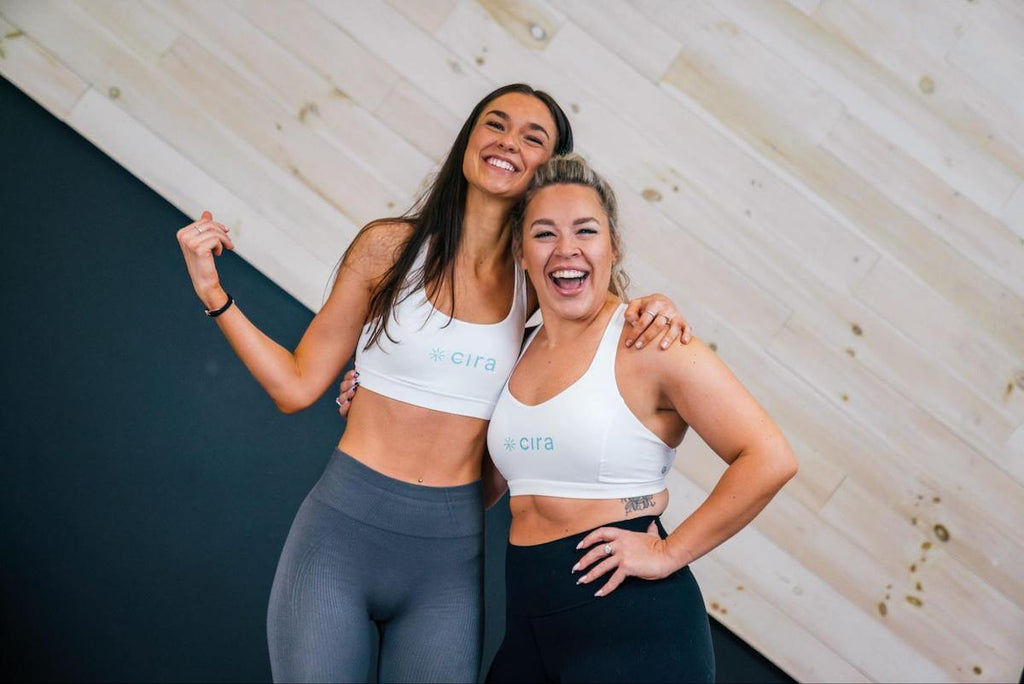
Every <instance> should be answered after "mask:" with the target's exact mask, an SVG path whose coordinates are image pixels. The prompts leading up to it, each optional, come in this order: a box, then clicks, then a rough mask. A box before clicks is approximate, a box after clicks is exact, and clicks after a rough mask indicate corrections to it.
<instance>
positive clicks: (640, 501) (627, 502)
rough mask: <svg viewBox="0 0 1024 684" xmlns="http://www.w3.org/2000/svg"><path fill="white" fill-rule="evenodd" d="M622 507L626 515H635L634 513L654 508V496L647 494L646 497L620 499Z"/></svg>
mask: <svg viewBox="0 0 1024 684" xmlns="http://www.w3.org/2000/svg"><path fill="white" fill-rule="evenodd" d="M621 501H622V504H623V506H625V507H626V514H627V515H628V514H630V513H635V512H636V511H642V510H644V509H646V508H654V495H653V494H648V495H647V496H631V497H629V498H628V499H622V500H621Z"/></svg>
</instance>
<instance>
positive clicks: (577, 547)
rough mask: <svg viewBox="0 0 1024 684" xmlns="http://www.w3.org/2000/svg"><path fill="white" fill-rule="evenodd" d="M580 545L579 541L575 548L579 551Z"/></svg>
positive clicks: (581, 543)
mask: <svg viewBox="0 0 1024 684" xmlns="http://www.w3.org/2000/svg"><path fill="white" fill-rule="evenodd" d="M582 546H583V542H580V543H579V544H577V545H576V550H577V551H579V550H580V548H581V547H582Z"/></svg>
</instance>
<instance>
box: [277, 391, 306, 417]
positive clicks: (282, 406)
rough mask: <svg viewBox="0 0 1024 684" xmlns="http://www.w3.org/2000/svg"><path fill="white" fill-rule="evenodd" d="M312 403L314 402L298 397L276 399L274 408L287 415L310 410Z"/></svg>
mask: <svg viewBox="0 0 1024 684" xmlns="http://www.w3.org/2000/svg"><path fill="white" fill-rule="evenodd" d="M312 403H313V402H312V401H309V400H308V399H306V398H304V397H300V396H296V395H292V396H287V397H281V398H275V399H274V406H276V407H277V410H278V411H280V412H281V413H284V414H286V415H291V414H292V413H298V412H299V411H301V410H302V409H305V408H309V406H310V404H312Z"/></svg>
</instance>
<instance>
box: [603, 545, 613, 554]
mask: <svg viewBox="0 0 1024 684" xmlns="http://www.w3.org/2000/svg"><path fill="white" fill-rule="evenodd" d="M604 555H606V556H610V555H612V545H611V544H605V545H604Z"/></svg>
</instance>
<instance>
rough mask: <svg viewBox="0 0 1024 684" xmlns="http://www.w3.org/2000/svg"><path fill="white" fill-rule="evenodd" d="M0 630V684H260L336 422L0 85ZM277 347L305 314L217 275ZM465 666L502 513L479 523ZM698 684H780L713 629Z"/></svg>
mask: <svg viewBox="0 0 1024 684" xmlns="http://www.w3.org/2000/svg"><path fill="white" fill-rule="evenodd" d="M0 145H2V147H0V149H2V153H3V164H2V166H0V235H2V243H0V244H2V247H0V255H2V257H0V258H2V269H0V278H2V294H0V297H2V307H3V308H2V311H3V319H4V320H3V328H4V332H3V335H2V345H3V346H2V358H3V375H2V385H0V388H2V393H0V521H2V526H0V611H2V622H0V625H2V638H3V642H4V648H3V655H2V656H0V658H2V661H0V662H2V663H3V665H2V668H0V671H2V677H3V679H5V680H29V681H39V680H64V681H67V680H75V681H90V680H104V681H265V680H269V678H270V668H269V663H268V659H267V652H266V638H265V618H266V603H267V597H268V595H269V592H270V584H271V581H272V580H273V575H274V568H275V565H276V563H277V556H278V553H279V551H280V548H281V545H282V544H283V542H284V538H285V535H286V534H287V532H288V526H289V525H290V523H291V518H292V516H293V515H294V513H295V511H296V509H297V508H298V506H299V504H300V503H301V501H302V498H303V497H304V496H305V494H306V491H307V490H308V489H309V487H310V486H311V485H312V484H313V482H315V480H316V478H317V477H318V476H319V473H320V470H321V468H323V466H324V465H325V464H326V462H327V459H328V457H329V456H330V453H331V451H332V449H333V447H334V445H335V444H336V443H337V440H338V437H339V435H340V434H341V431H342V429H343V427H344V426H343V423H342V422H341V421H340V420H339V419H338V417H337V414H336V412H335V407H334V404H333V398H332V396H325V397H323V398H322V399H321V400H320V401H319V402H318V403H317V404H315V405H314V406H312V407H311V408H309V409H308V410H306V411H303V412H302V413H300V414H297V415H293V416H285V415H282V414H280V413H278V411H277V410H276V409H275V408H274V406H273V404H272V402H271V401H270V400H269V399H268V398H267V397H266V395H265V394H264V393H263V391H262V390H261V389H260V388H259V386H258V385H257V384H256V382H255V381H254V380H252V378H251V377H250V376H249V374H248V372H247V371H246V370H245V368H244V367H243V366H242V365H241V363H240V362H239V361H238V360H237V359H236V358H235V356H234V355H233V353H232V352H231V350H230V349H229V347H228V345H227V344H226V343H225V341H224V339H223V338H222V336H221V335H220V332H219V331H218V330H217V327H216V326H215V325H214V324H213V323H212V322H211V321H209V320H207V318H206V317H205V316H204V315H203V313H202V306H201V305H200V303H199V301H198V300H197V299H196V297H195V295H194V294H193V293H192V289H191V286H190V284H189V281H188V278H187V275H186V273H185V268H184V265H183V261H182V258H181V254H180V252H179V250H178V246H177V244H176V242H175V240H174V233H175V231H176V230H177V229H178V228H179V227H180V226H182V225H184V224H185V223H187V222H188V219H187V218H186V217H185V216H183V215H182V214H181V213H180V212H179V211H177V210H176V209H175V208H174V207H172V206H171V205H169V204H168V203H167V202H165V201H164V200H163V199H162V198H161V197H160V196H159V195H157V194H156V193H154V192H153V191H152V190H150V189H149V188H148V187H146V186H145V185H144V184H143V183H141V182H140V181H139V180H137V179H136V178H135V177H134V176H132V175H131V174H130V173H128V172H127V171H125V170H124V169H122V168H121V167H120V166H118V165H117V164H116V163H115V162H113V161H112V160H110V159H109V158H107V157H106V156H105V155H104V154H103V153H102V152H100V151H99V150H97V149H96V148H95V147H93V146H92V145H91V144H90V143H89V142H88V141H86V140H85V139H83V138H82V137H80V136H79V135H78V134H77V133H75V132H74V131H73V130H72V129H70V128H68V127H67V126H65V125H64V124H62V123H61V122H60V121H58V120H57V119H55V118H53V117H52V116H50V115H49V114H48V113H47V112H46V111H45V110H43V109H42V108H40V107H39V106H37V105H36V104H35V103H34V102H32V101H31V100H30V99H29V98H27V97H26V96H25V95H23V94H22V93H21V92H20V91H18V90H17V89H16V88H15V87H14V86H12V85H11V84H10V83H8V82H7V81H5V80H3V79H0ZM219 268H220V270H221V276H222V279H223V281H224V283H225V284H226V285H227V287H228V289H229V290H230V292H231V293H232V294H233V295H234V296H235V297H236V298H237V300H238V302H239V304H240V306H241V307H242V308H243V309H244V311H245V312H246V314H247V315H248V316H249V317H250V318H251V319H253V320H254V321H255V322H256V323H257V325H259V326H260V327H261V328H262V329H263V330H264V331H265V332H266V333H267V334H269V335H270V336H271V337H273V338H274V339H276V340H277V341H279V342H281V343H282V344H284V345H286V346H293V345H294V344H295V343H296V342H298V340H299V338H300V336H301V335H302V331H303V330H304V329H305V326H306V325H307V324H308V323H309V320H310V318H311V314H310V313H309V311H308V310H307V309H305V308H304V307H303V306H302V305H301V304H299V303H298V302H296V301H295V300H294V299H292V298H291V297H290V296H289V295H287V294H285V293H284V292H282V291H281V290H280V289H279V288H278V287H277V286H276V285H274V284H273V283H272V282H270V281H269V280H267V279H266V278H265V277H263V276H262V275H261V274H260V273H258V272H257V271H256V270H255V269H253V268H251V267H250V266H249V265H248V264H246V263H245V262H244V261H242V260H241V259H240V258H238V257H236V256H235V255H233V254H228V255H227V256H225V257H223V258H221V259H220V260H219ZM487 523H488V548H489V551H488V573H487V580H486V582H487V594H488V600H489V605H490V606H491V608H492V609H491V610H490V611H489V613H488V619H487V627H488V632H487V638H486V640H485V657H487V658H489V657H490V655H491V654H493V652H494V649H495V648H496V647H497V643H498V640H499V639H500V636H501V634H500V632H501V624H502V623H501V621H502V619H503V617H502V613H503V606H502V599H501V595H502V589H501V587H502V582H503V575H502V571H501V563H502V562H503V553H502V543H503V538H504V534H505V531H506V530H507V526H508V517H507V507H506V505H505V504H504V503H499V504H498V506H496V507H495V509H494V510H492V512H490V513H489V514H488V517H487ZM712 626H713V631H714V637H715V644H716V651H717V656H718V673H719V680H720V681H723V682H730V681H731V682H739V681H756V682H766V681H791V680H789V679H788V678H787V677H786V676H785V675H784V674H783V673H782V672H781V671H779V670H777V669H776V668H774V666H772V665H771V664H770V663H769V662H768V661H767V660H765V659H764V658H762V657H761V656H760V655H758V654H757V653H755V652H753V651H752V650H751V649H750V648H749V647H747V646H746V645H745V644H744V643H743V642H742V641H740V640H739V639H737V638H736V637H735V636H733V635H732V634H731V633H729V632H728V631H727V630H725V629H724V628H722V627H720V626H719V625H718V624H717V623H714V622H713V623H712Z"/></svg>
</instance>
